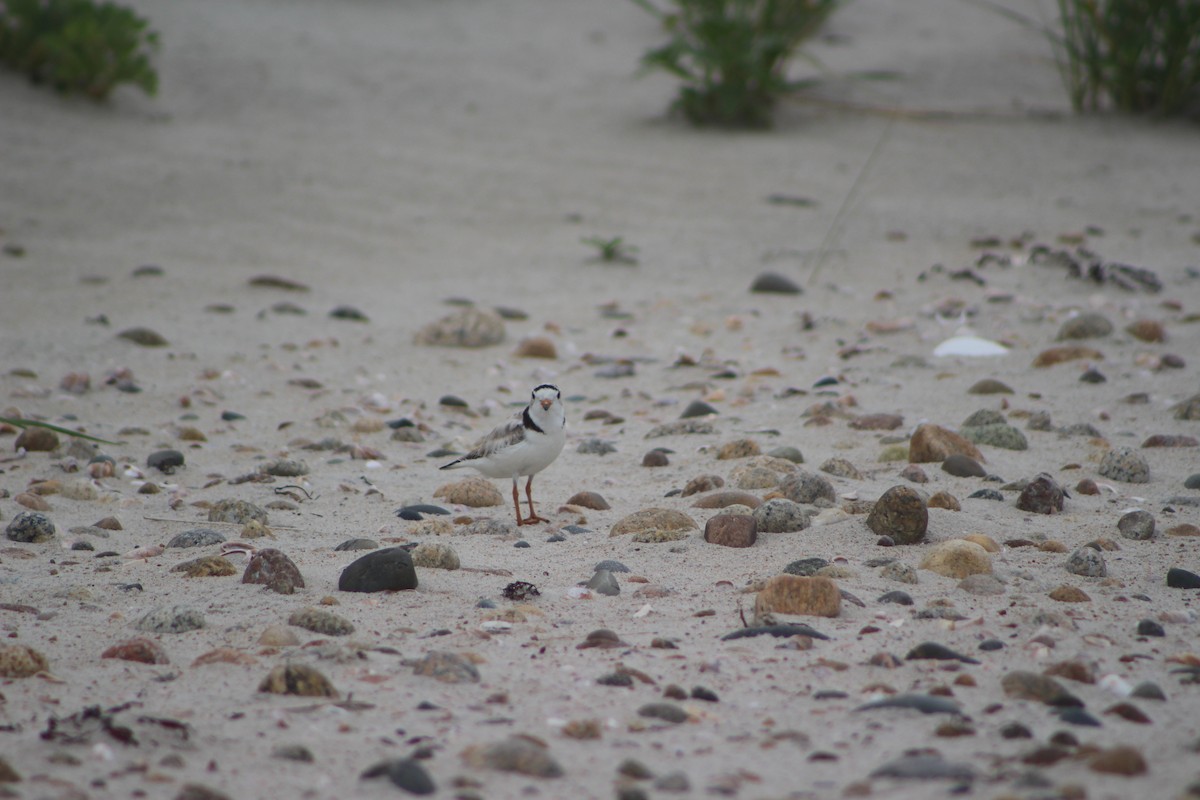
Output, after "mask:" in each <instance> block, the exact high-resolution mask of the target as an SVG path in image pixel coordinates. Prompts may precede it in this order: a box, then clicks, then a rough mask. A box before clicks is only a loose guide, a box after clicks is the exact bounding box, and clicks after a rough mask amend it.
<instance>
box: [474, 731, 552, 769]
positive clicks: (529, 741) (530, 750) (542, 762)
mask: <svg viewBox="0 0 1200 800" xmlns="http://www.w3.org/2000/svg"><path fill="white" fill-rule="evenodd" d="M462 760H463V762H464V763H465V764H466V765H467V766H468V767H469V768H471V769H494V770H497V771H499V772H515V773H517V774H519V775H528V776H529V777H531V778H559V777H562V775H563V774H564V773H563V768H562V766H560V765H559V763H558V761H557V760H555V758H554V756H552V755H551V754H550V748H549V747H547V746H546V745H545V744H544V743H542V742H541V741H539V740H537V739H534V738H533V737H526V736H510V737H509V738H507V739H503V740H501V741H499V742H492V743H489V744H474V745H471V746H469V747H467V748H466V749H464V750H463V752H462Z"/></svg>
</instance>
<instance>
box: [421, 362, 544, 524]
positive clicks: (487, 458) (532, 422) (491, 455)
mask: <svg viewBox="0 0 1200 800" xmlns="http://www.w3.org/2000/svg"><path fill="white" fill-rule="evenodd" d="M566 426H567V415H566V411H565V410H564V409H563V404H562V393H560V392H559V391H558V387H557V386H554V385H553V384H549V383H543V384H540V385H539V386H535V387H534V389H533V391H532V392H531V393H530V398H529V405H527V406H526V407H525V408H524V409H523V410H522V411H521V413H520V414H517V415H516V416H515V417H514V418H513V419H512V420H510V421H509V422H507V423H505V424H504V425H501V426H499V427H498V428H496V429H495V430H493V431H492V432H491V433H489V434H488V435H487V436H485V437H483V439H482V440H480V442H479V444H477V445H476V446H475V448H474V449H473V450H471V452H469V453H467V454H466V455H465V456H463V457H462V458H457V459H455V460H454V461H451V462H450V463H449V464H445V465H444V466H442V467H441V469H461V468H462V467H474V468H475V469H477V470H479V472H481V473H482V474H484V475H486V476H487V477H489V478H512V494H513V506H514V507H515V508H516V511H517V525H518V526H521V525H533V524H534V523H537V522H549V521H550V520H548V519H545V518H544V517H539V516H538V515H537V512H536V511H534V510H533V476H534V475H536V474H538V473H539V472H541V471H542V470H544V469H545V468H546V467H548V466H550V464H551V463H553V461H554V459H556V458H558V454H559V453H561V452H562V449H563V445H564V444H566V441H567V431H566ZM523 475H524V476H528V480H526V481H525V498H526V500H527V501H528V502H529V516H527V517H524V518H522V517H521V495H520V493H519V492H518V491H517V481H518V479H519V478H520V477H521V476H523Z"/></svg>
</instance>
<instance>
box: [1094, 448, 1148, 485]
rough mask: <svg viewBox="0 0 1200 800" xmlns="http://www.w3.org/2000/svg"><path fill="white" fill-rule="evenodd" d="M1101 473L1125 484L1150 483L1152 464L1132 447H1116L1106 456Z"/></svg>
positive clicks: (1101, 464)
mask: <svg viewBox="0 0 1200 800" xmlns="http://www.w3.org/2000/svg"><path fill="white" fill-rule="evenodd" d="M1099 472H1100V474H1101V475H1103V476H1104V477H1106V478H1111V479H1112V480H1114V481H1122V482H1124V483H1149V482H1150V464H1149V463H1148V462H1147V461H1146V459H1145V458H1144V457H1143V456H1142V455H1141V454H1140V453H1138V452H1137V451H1136V450H1134V449H1133V448H1131V447H1114V448H1113V449H1111V450H1109V451H1108V452H1107V453H1105V454H1104V458H1103V459H1102V460H1101V461H1100V469H1099Z"/></svg>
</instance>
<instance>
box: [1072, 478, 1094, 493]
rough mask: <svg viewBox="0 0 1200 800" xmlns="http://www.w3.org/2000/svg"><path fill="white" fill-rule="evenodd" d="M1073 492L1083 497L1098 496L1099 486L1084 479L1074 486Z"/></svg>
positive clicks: (1089, 479)
mask: <svg viewBox="0 0 1200 800" xmlns="http://www.w3.org/2000/svg"><path fill="white" fill-rule="evenodd" d="M1075 491H1076V492H1078V493H1079V494H1083V495H1097V494H1100V486H1099V484H1097V483H1096V482H1095V481H1094V480H1092V479H1091V478H1084V479H1082V480H1081V481H1079V483H1077V484H1075Z"/></svg>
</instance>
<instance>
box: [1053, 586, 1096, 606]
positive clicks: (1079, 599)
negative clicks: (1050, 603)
mask: <svg viewBox="0 0 1200 800" xmlns="http://www.w3.org/2000/svg"><path fill="white" fill-rule="evenodd" d="M1050 599H1051V600H1057V601H1058V602H1060V603H1090V602H1092V598H1091V597H1089V596H1088V593H1087V592H1085V591H1084V590H1083V589H1080V588H1079V587H1078V586H1071V585H1069V584H1065V583H1064V584H1063V585H1061V586H1056V587H1054V589H1052V590H1051V591H1050Z"/></svg>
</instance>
